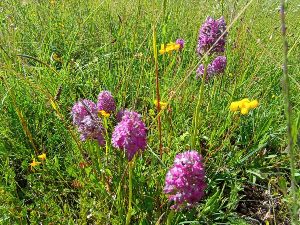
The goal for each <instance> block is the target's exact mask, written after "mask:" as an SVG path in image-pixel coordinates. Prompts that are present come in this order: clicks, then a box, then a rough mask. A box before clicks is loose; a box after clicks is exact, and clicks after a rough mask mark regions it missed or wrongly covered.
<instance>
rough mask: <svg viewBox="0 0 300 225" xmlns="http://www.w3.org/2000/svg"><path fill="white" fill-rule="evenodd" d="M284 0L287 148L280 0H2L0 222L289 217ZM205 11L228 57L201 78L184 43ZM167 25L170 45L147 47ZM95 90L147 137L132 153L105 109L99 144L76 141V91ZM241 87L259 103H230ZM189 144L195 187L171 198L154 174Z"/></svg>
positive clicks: (290, 15)
mask: <svg viewBox="0 0 300 225" xmlns="http://www.w3.org/2000/svg"><path fill="white" fill-rule="evenodd" d="M285 6H286V8H285V10H286V18H285V23H286V26H287V30H286V32H287V36H286V38H287V41H288V53H287V57H288V64H287V69H288V76H289V87H290V93H289V96H288V98H289V101H290V103H291V111H292V113H291V114H289V115H290V120H291V134H292V143H293V145H292V150H294V154H289V151H288V143H289V142H288V140H289V139H288V132H287V119H286V118H287V117H286V113H285V105H286V101H285V98H284V89H283V88H282V87H283V70H282V67H283V58H284V50H283V49H284V48H283V37H282V32H281V17H280V1H279V0H278V1H276V0H239V1H235V0H228V1H222V0H220V1H218V0H180V1H173V0H153V1H148V0H124V1H119V0H115V1H110V0H103V1H102V0H76V1H75V0H65V1H63V0H51V1H50V0H49V1H48V0H2V1H0V21H1V31H0V123H1V126H0V175H1V177H2V178H1V182H0V224H53V225H54V224H113V225H114V224H140V225H148V224H156V225H159V224H169V225H172V224H245V225H246V224H267V225H268V224H293V223H294V224H300V222H299V223H297V219H294V222H293V219H292V218H299V215H300V214H299V205H300V200H299V199H300V192H299V188H298V185H299V184H300V169H299V168H300V165H299V161H300V157H299V148H298V147H297V143H298V142H299V140H300V139H299V137H300V136H299V135H300V134H299V129H300V107H299V104H300V91H299V90H300V66H299V65H300V29H299V27H300V3H299V1H297V0H294V1H285ZM208 16H211V17H213V18H215V19H217V18H220V17H221V16H224V18H225V21H226V24H227V29H228V36H227V42H226V46H225V48H226V50H225V55H226V57H227V67H226V70H225V72H224V73H223V74H222V75H219V76H215V77H214V78H213V79H211V80H209V81H208V82H204V83H203V82H202V81H201V80H197V79H195V75H196V69H197V67H198V65H199V64H201V63H203V60H204V59H203V58H201V57H199V55H198V54H197V53H196V48H197V42H198V33H199V28H200V27H201V25H202V24H203V23H204V22H205V20H206V18H207V17H208ZM178 38H182V39H184V40H185V46H184V48H183V50H182V51H178V52H173V53H172V54H164V55H161V54H159V53H158V50H159V49H160V46H161V44H163V43H165V44H166V43H169V42H175V41H176V39H178ZM156 53H157V55H156ZM156 66H157V68H156ZM157 75H158V77H159V83H158V84H159V92H160V101H162V102H168V106H167V107H166V108H165V109H163V110H161V111H158V110H157V109H156V107H155V104H154V103H153V102H154V100H155V99H156V98H157V97H156V94H157V87H156V81H157V80H156V76H157ZM201 84H202V87H203V89H202V98H201V91H200V94H199V90H200V89H201V88H200V87H201ZM103 90H109V91H110V92H111V93H112V95H113V96H114V98H115V101H116V105H117V109H122V108H127V109H131V110H134V111H136V112H138V113H139V114H141V115H142V120H143V121H144V122H145V124H146V127H147V148H146V149H145V151H144V152H143V153H142V154H138V155H137V156H136V157H135V159H134V160H133V161H132V162H131V163H130V164H129V163H128V161H127V159H126V157H125V156H124V154H123V153H124V152H123V151H121V150H119V149H115V148H114V147H113V146H112V145H111V140H110V139H111V133H112V131H113V129H114V126H115V125H116V123H117V122H116V121H115V119H114V118H113V116H111V117H109V118H108V119H107V121H106V122H107V124H106V125H107V127H106V128H107V136H106V137H105V138H106V140H107V145H106V146H105V147H99V145H98V144H97V142H95V141H93V140H87V141H84V142H82V141H80V139H79V133H78V131H77V129H76V127H75V126H74V125H73V123H72V115H71V110H72V107H73V105H74V103H75V102H78V101H79V100H80V99H90V100H92V101H94V102H95V101H97V95H98V94H99V92H100V91H103ZM199 98H201V99H200V100H199ZM243 98H249V99H250V100H252V99H257V100H258V101H259V107H257V108H256V109H253V110H251V111H250V112H249V114H248V115H241V114H240V113H238V112H235V113H233V112H231V111H230V110H229V106H230V104H231V102H233V101H238V100H241V99H243ZM196 116H197V118H199V119H198V121H197V123H196V124H195V121H194V118H195V117H196ZM158 118H160V120H161V126H159V125H158V122H157V121H158ZM159 127H161V136H160V135H159ZM160 138H161V144H162V146H161V147H160ZM190 149H193V150H196V151H197V152H199V153H200V154H201V155H202V157H203V163H204V165H205V172H206V175H205V181H206V183H207V187H206V189H205V195H204V197H203V198H202V199H201V201H199V203H198V204H197V205H196V206H195V207H193V208H190V209H187V208H184V209H182V210H178V211H175V210H172V209H170V202H169V201H168V196H167V195H166V194H165V193H164V186H165V178H166V173H167V171H168V169H169V168H170V167H171V166H172V164H173V162H174V158H175V156H176V155H177V154H178V153H182V152H184V151H187V150H190ZM160 151H161V153H162V154H160ZM42 153H45V154H46V159H45V160H43V161H41V160H39V158H38V155H40V154H42ZM33 159H35V160H37V161H40V162H41V164H39V165H37V166H34V168H31V166H30V163H31V162H32V160H33ZM291 162H292V163H293V162H295V171H294V175H293V176H291ZM129 175H130V176H129ZM293 180H294V183H295V187H294V188H293V187H292V185H291V182H292V181H293ZM129 205H131V206H129ZM129 214H130V215H129Z"/></svg>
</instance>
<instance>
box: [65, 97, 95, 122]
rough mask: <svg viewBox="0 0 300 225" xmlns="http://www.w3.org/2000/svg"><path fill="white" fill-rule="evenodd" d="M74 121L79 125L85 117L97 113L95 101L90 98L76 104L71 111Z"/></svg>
mask: <svg viewBox="0 0 300 225" xmlns="http://www.w3.org/2000/svg"><path fill="white" fill-rule="evenodd" d="M71 114H72V116H73V123H74V124H76V125H79V124H80V123H81V121H82V120H83V119H84V117H86V116H88V115H91V114H92V115H94V114H95V115H97V106H96V104H95V103H94V102H92V101H91V100H88V99H83V100H81V101H79V102H77V103H75V104H74V106H73V108H72V112H71Z"/></svg>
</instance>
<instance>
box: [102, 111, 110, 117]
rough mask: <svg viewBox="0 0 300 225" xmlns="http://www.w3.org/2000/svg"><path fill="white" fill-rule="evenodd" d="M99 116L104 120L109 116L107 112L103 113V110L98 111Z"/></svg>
mask: <svg viewBox="0 0 300 225" xmlns="http://www.w3.org/2000/svg"><path fill="white" fill-rule="evenodd" d="M99 115H101V116H103V117H105V118H107V117H109V116H110V114H109V113H107V112H105V111H104V110H99Z"/></svg>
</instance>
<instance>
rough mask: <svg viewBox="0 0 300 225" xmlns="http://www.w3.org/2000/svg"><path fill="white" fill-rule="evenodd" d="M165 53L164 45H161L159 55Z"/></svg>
mask: <svg viewBox="0 0 300 225" xmlns="http://www.w3.org/2000/svg"><path fill="white" fill-rule="evenodd" d="M165 53H166V49H165V44H161V46H160V50H159V54H165Z"/></svg>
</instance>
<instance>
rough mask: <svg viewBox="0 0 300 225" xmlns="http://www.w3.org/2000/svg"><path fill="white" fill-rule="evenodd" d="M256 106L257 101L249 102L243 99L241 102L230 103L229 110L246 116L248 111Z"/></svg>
mask: <svg viewBox="0 0 300 225" xmlns="http://www.w3.org/2000/svg"><path fill="white" fill-rule="evenodd" d="M258 105H259V104H258V101H257V100H253V101H250V100H249V99H248V98H244V99H242V100H241V101H236V102H232V103H231V104H230V107H229V109H230V111H231V112H236V111H240V112H241V114H242V115H247V114H248V113H249V110H250V109H255V108H256V107H257V106H258Z"/></svg>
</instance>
